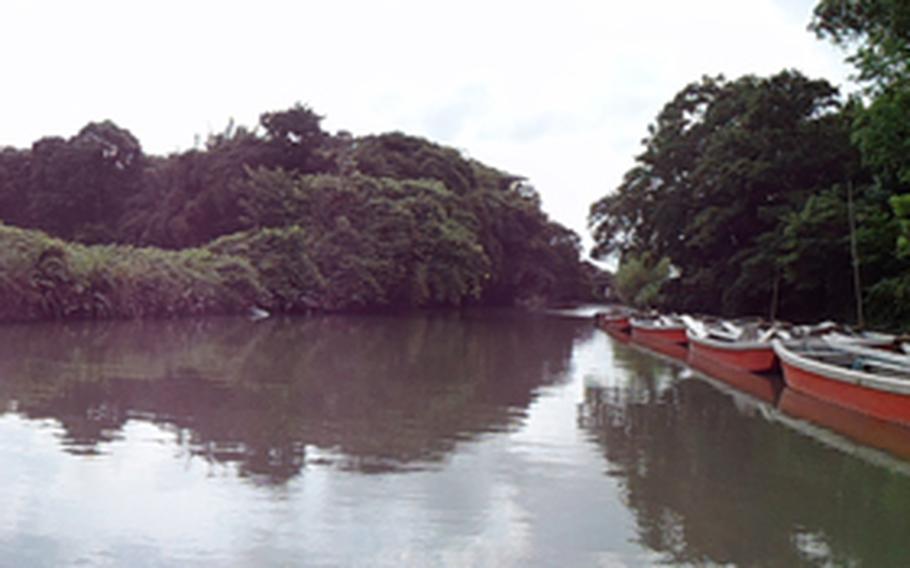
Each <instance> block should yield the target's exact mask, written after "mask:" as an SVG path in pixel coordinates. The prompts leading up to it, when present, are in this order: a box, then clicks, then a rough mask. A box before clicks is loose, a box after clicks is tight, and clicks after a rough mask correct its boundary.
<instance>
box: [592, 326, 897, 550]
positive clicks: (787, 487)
mask: <svg viewBox="0 0 910 568" xmlns="http://www.w3.org/2000/svg"><path fill="white" fill-rule="evenodd" d="M613 350H614V353H615V357H616V358H617V359H619V360H630V359H636V358H641V359H645V360H646V361H644V362H641V363H640V364H625V365H624V368H625V369H626V371H627V372H628V373H629V376H627V377H626V378H625V383H624V384H628V385H630V386H629V387H628V389H629V391H630V393H635V392H636V391H638V390H640V389H645V390H647V391H652V390H653V389H652V387H650V386H649V385H651V384H653V382H654V376H655V375H658V376H659V375H660V374H661V373H664V374H666V373H671V372H673V371H671V366H670V364H669V363H663V367H664V369H663V371H661V370H659V369H658V370H655V369H654V368H653V364H654V362H655V361H656V359H655V358H654V357H653V356H652V355H649V354H646V353H642V352H641V351H639V350H636V349H633V348H630V347H628V346H623V345H620V344H614V345H613ZM636 382H639V383H640V384H639V385H636V386H631V385H634V384H635V383H636ZM719 386H720V388H718V387H719ZM727 387H728V385H724V384H720V383H718V384H712V382H711V381H706V380H701V379H698V378H694V377H692V378H685V375H684V376H683V378H681V379H677V380H675V381H673V382H672V383H671V385H670V386H669V387H668V388H666V389H664V390H657V391H654V393H655V395H656V399H655V398H652V397H641V396H640V395H637V394H625V395H623V394H618V393H616V392H613V391H614V390H616V389H622V388H623V387H622V385H621V384H618V383H617V384H614V385H613V386H612V387H608V388H605V389H603V392H601V393H586V396H585V405H584V406H583V412H582V420H581V424H582V427H583V428H585V429H586V431H587V432H588V433H589V435H590V436H591V438H592V439H593V440H595V441H596V443H597V444H598V445H599V446H600V448H601V451H602V452H603V455H604V457H605V459H606V461H607V463H608V464H609V472H610V474H611V475H614V476H616V478H617V479H618V480H619V481H620V486H621V491H622V492H623V498H624V500H625V502H626V503H627V505H628V507H629V508H630V509H631V510H632V511H633V513H634V515H635V519H636V524H637V532H638V535H639V539H640V542H641V543H642V544H643V545H644V546H646V547H648V548H650V549H652V550H654V551H657V552H659V553H661V554H662V555H663V557H664V560H665V561H666V562H669V563H671V564H681V563H696V564H702V563H732V564H736V565H755V564H760V565H775V566H783V565H788V566H789V565H800V564H809V565H814V564H819V565H831V564H833V565H869V566H896V565H906V563H907V562H908V560H910V547H908V546H907V543H906V535H907V534H910V478H908V477H907V476H905V475H903V474H901V473H900V472H898V471H896V470H894V469H888V468H882V467H879V466H877V465H875V464H873V463H870V462H868V461H863V460H860V459H856V458H855V457H854V456H853V455H850V454H845V453H843V452H841V451H838V450H836V449H834V448H832V447H831V446H830V445H829V444H823V443H820V442H819V441H817V440H815V439H813V438H812V437H809V436H806V435H805V432H804V431H799V430H797V429H794V428H792V427H789V425H788V424H785V423H784V422H782V421H780V420H775V419H773V418H774V416H775V413H778V412H779V411H777V410H775V409H774V407H773V406H772V404H769V402H768V401H765V400H762V399H761V398H758V397H755V396H752V395H750V394H748V393H746V392H744V391H736V392H726V391H728V390H729V389H728V388H727ZM757 390H758V392H764V391H767V390H768V387H760V388H758V389H757ZM785 394H786V393H785ZM786 400H788V401H790V402H789V404H790V406H791V407H793V406H795V405H796V404H797V402H798V401H796V400H795V399H793V398H792V397H788V398H787V399H786ZM655 401H656V402H657V403H656V404H655ZM772 401H773V399H772ZM777 416H779V415H777ZM769 417H771V418H772V419H769Z"/></svg>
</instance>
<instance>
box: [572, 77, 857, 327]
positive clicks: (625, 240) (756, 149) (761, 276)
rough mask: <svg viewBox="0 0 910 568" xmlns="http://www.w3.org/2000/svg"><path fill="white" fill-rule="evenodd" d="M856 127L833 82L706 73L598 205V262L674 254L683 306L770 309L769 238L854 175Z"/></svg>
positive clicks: (664, 116)
mask: <svg viewBox="0 0 910 568" xmlns="http://www.w3.org/2000/svg"><path fill="white" fill-rule="evenodd" d="M849 128H850V119H849V117H847V116H845V115H844V114H843V113H842V112H841V105H840V102H839V99H838V97H837V90H836V89H835V88H834V87H832V86H831V85H829V84H828V83H827V82H826V81H823V80H812V79H808V78H806V77H804V76H803V75H801V74H799V73H797V72H795V71H784V72H781V73H779V74H777V75H774V76H772V77H769V78H758V77H753V76H747V77H743V78H740V79H738V80H736V81H732V82H731V81H727V80H725V79H724V78H722V77H713V78H712V77H705V78H703V79H702V80H701V81H700V82H698V83H693V84H691V85H689V86H687V87H686V88H685V89H683V90H682V91H681V92H680V93H679V94H678V95H677V96H676V97H674V99H673V100H672V101H670V102H669V103H668V104H667V105H666V106H665V107H664V108H663V110H662V111H661V113H660V114H659V115H658V117H657V122H656V124H655V125H654V126H652V127H650V128H649V137H648V138H647V139H646V140H645V151H644V152H643V153H642V154H641V155H640V156H638V158H637V159H636V161H637V162H638V163H637V165H636V166H635V167H634V168H633V169H631V170H630V171H629V172H628V173H627V174H626V176H625V178H624V180H623V182H622V184H621V185H620V187H619V188H618V189H617V191H616V192H615V193H612V194H610V195H607V196H605V197H604V198H602V199H601V200H600V201H598V202H597V203H595V204H594V205H592V208H591V215H590V224H591V225H592V227H593V229H594V236H595V241H596V248H595V254H596V255H597V256H599V257H604V256H607V255H610V254H620V255H623V256H624V255H627V254H630V253H631V254H633V255H635V256H641V255H643V254H646V253H647V254H649V255H652V256H653V257H654V258H663V257H667V258H669V259H670V262H671V263H672V265H673V266H674V267H675V268H676V269H678V270H679V271H680V278H679V281H678V282H676V283H675V284H674V289H675V293H674V294H673V295H672V296H671V295H667V300H668V301H669V302H671V303H672V304H673V306H674V307H676V308H678V309H689V310H696V311H721V312H724V313H728V314H734V313H743V312H746V313H766V312H767V309H768V306H769V304H770V299H771V296H772V288H773V286H774V281H775V278H776V271H777V267H776V263H775V261H774V260H773V258H769V257H768V242H767V241H768V238H764V239H763V238H762V236H763V235H774V234H776V233H778V232H779V230H780V226H781V222H782V219H783V218H784V217H785V215H786V214H787V213H788V212H790V211H793V210H794V208H797V209H798V208H800V207H801V206H802V204H803V203H804V202H805V200H806V199H807V198H808V197H809V196H810V195H812V194H813V193H816V192H818V191H821V190H823V189H825V188H828V187H830V186H831V185H832V184H834V183H837V182H841V181H843V180H844V179H846V177H847V176H848V175H849V172H851V171H853V170H855V169H856V168H857V166H856V162H857V160H858V157H857V156H856V153H855V151H854V150H853V148H852V147H851V145H850V138H849ZM772 256H773V253H772ZM762 258H764V259H765V260H764V261H762V260H761V259H762Z"/></svg>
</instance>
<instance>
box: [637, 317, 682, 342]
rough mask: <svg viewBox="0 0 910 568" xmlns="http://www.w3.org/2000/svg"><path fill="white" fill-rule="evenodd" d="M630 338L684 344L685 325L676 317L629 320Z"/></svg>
mask: <svg viewBox="0 0 910 568" xmlns="http://www.w3.org/2000/svg"><path fill="white" fill-rule="evenodd" d="M629 324H630V325H631V327H632V337H634V338H636V339H648V340H658V341H665V342H667V343H679V344H683V345H684V344H685V343H686V341H687V339H686V324H685V323H683V321H682V320H681V319H679V318H678V317H676V316H667V315H660V316H651V317H635V318H631V320H630V321H629Z"/></svg>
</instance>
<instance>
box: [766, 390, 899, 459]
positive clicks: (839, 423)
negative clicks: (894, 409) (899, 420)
mask: <svg viewBox="0 0 910 568" xmlns="http://www.w3.org/2000/svg"><path fill="white" fill-rule="evenodd" d="M778 408H779V409H780V410H781V411H782V412H784V413H786V414H789V415H791V416H794V417H796V418H800V419H803V420H808V421H810V422H812V423H814V424H817V425H819V426H822V427H824V428H827V429H828V430H831V431H833V432H835V433H837V434H839V435H841V436H844V437H846V438H848V439H850V440H852V441H854V442H856V443H859V444H861V445H862V446H868V447H870V448H875V449H878V450H883V451H885V452H888V453H889V454H893V455H896V456H899V457H901V458H903V459H905V460H910V429H908V428H905V427H904V426H902V425H900V424H895V423H894V422H890V421H887V420H881V419H879V418H875V417H873V416H869V415H868V414H863V413H860V412H855V411H853V410H849V409H846V408H844V407H843V406H837V405H834V404H831V403H828V402H825V401H823V400H819V399H817V398H815V397H811V396H808V395H805V394H802V393H799V392H797V391H795V390H793V389H791V388H784V390H783V391H782V392H781V394H780V398H779V399H778ZM850 453H853V452H850Z"/></svg>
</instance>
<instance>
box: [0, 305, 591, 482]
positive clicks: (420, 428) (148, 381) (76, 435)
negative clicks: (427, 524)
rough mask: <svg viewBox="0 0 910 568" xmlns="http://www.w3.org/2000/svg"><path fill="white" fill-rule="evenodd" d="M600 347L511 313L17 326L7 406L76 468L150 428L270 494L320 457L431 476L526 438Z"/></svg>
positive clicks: (0, 335)
mask: <svg viewBox="0 0 910 568" xmlns="http://www.w3.org/2000/svg"><path fill="white" fill-rule="evenodd" d="M588 332H589V330H588V329H587V328H586V327H585V326H580V325H579V324H578V323H577V322H571V321H561V320H554V319H544V318H535V317H528V316H521V315H518V314H515V313H514V312H510V311H503V312H497V313H495V314H494V315H490V314H489V313H481V312H478V313H471V312H467V313H465V314H461V315H458V314H456V315H451V314H442V315H418V316H364V317H351V316H326V317H313V318H293V319H279V320H273V321H263V322H258V323H250V322H247V321H244V320H233V319H224V320H218V319H212V320H203V321H164V322H119V323H100V324H89V323H86V324H70V325H33V326H7V327H4V328H0V377H2V379H0V407H3V408H15V409H16V411H17V412H18V413H20V414H22V415H24V416H26V417H29V418H35V419H40V418H51V419H55V420H57V421H59V423H60V424H61V425H62V427H63V430H64V435H63V438H64V439H63V446H64V448H65V449H66V450H67V451H69V452H72V453H76V454H95V453H99V452H101V453H103V452H104V445H105V443H107V442H110V441H112V440H116V439H117V438H118V436H119V435H120V432H121V431H122V429H123V426H124V424H125V423H126V422H127V421H129V420H150V421H153V422H155V423H157V424H159V425H161V426H163V427H166V428H168V429H172V430H173V431H174V432H175V433H176V438H177V440H178V443H179V444H180V445H181V447H183V448H184V449H185V450H186V451H187V452H188V453H190V454H191V455H193V456H199V457H202V458H204V459H207V460H211V461H212V462H213V463H217V464H231V465H232V467H233V466H235V467H236V468H237V471H238V472H239V473H240V474H241V475H244V476H248V477H250V478H252V479H254V480H256V481H257V482H263V483H282V482H285V481H287V480H288V479H290V478H292V477H294V476H296V475H298V474H299V473H300V472H301V471H302V470H303V469H304V468H305V466H306V464H307V463H308V461H307V460H308V456H307V451H308V448H309V449H310V450H311V451H312V450H313V449H314V448H318V449H319V450H320V451H319V452H318V453H319V457H318V458H315V457H314V458H313V459H319V460H321V463H324V462H325V461H326V460H327V461H329V462H330V463H331V464H332V465H334V466H335V467H339V468H342V469H352V470H357V471H360V472H386V471H400V470H408V469H414V468H417V469H419V468H426V467H430V466H432V464H434V463H438V462H440V461H441V460H443V459H445V457H446V456H447V455H448V454H449V452H451V450H452V449H453V448H454V446H455V444H457V443H458V442H459V441H460V440H464V439H470V438H474V437H476V436H478V435H480V434H482V433H484V432H493V431H504V430H509V429H512V428H515V427H516V426H517V424H518V423H520V421H521V419H522V417H523V416H524V415H525V412H526V410H527V408H528V405H529V404H530V403H531V401H532V400H533V398H534V396H535V394H534V391H535V389H536V388H537V387H539V386H540V385H543V384H546V383H548V382H552V381H554V380H555V379H556V378H557V377H559V376H560V375H561V374H563V373H564V372H565V369H566V366H567V365H568V364H569V359H570V356H571V353H572V347H573V343H574V341H575V340H576V339H577V338H578V336H579V334H583V333H588Z"/></svg>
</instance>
